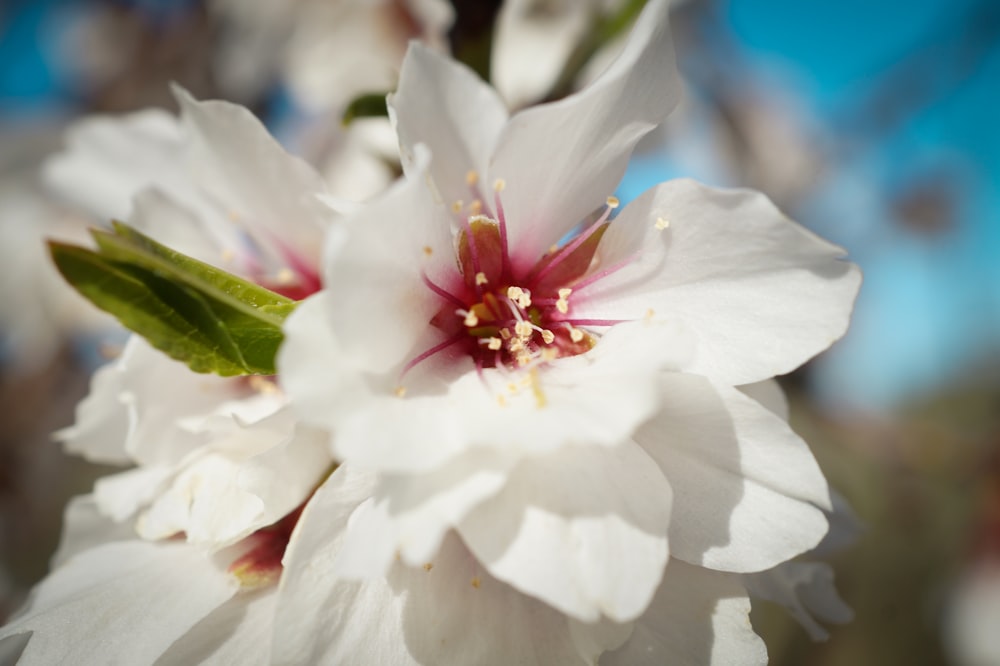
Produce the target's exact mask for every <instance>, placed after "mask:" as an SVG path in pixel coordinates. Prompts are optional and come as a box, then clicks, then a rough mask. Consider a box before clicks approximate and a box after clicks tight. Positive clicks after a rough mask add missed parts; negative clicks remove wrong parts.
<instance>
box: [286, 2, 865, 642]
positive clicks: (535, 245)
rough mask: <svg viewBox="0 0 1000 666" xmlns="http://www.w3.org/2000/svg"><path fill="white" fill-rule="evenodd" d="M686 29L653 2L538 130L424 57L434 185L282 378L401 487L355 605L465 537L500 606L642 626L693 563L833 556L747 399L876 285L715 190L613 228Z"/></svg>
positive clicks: (291, 344) (814, 470) (671, 198)
mask: <svg viewBox="0 0 1000 666" xmlns="http://www.w3.org/2000/svg"><path fill="white" fill-rule="evenodd" d="M666 13H667V5H666V3H663V2H653V3H650V5H649V6H648V7H647V8H646V10H645V12H644V14H643V15H642V16H641V17H640V19H639V21H638V22H637V24H636V28H635V31H634V33H633V35H632V37H631V39H630V41H629V43H628V44H627V45H626V47H625V50H624V51H623V53H622V55H621V56H620V57H619V59H618V60H617V61H616V62H615V63H614V64H613V65H612V66H611V67H610V68H609V69H608V70H607V71H606V72H605V73H604V74H603V75H602V76H601V77H600V78H599V79H598V80H597V81H595V82H594V83H593V84H592V85H591V86H589V87H588V88H586V89H584V90H583V91H581V92H580V93H578V94H577V95H574V96H572V97H569V98H567V99H564V100H562V101H560V102H557V103H554V104H551V105H544V106H540V107H536V108H533V109H529V110H527V111H524V112H521V113H519V114H517V115H515V116H513V117H511V118H508V114H507V110H506V109H505V107H504V106H503V104H502V102H500V100H499V98H498V97H497V96H496V93H494V92H493V91H492V89H490V88H488V87H487V86H486V85H485V84H482V83H481V82H480V81H479V80H478V79H477V78H476V77H475V76H474V75H473V74H472V73H471V72H469V71H467V70H465V69H464V68H462V67H460V66H458V65H455V64H453V63H451V62H449V61H447V60H445V59H444V58H442V57H440V56H437V55H436V54H434V53H433V52H431V51H429V50H427V49H424V48H422V47H420V46H419V45H414V46H413V47H411V50H410V52H409V54H408V56H407V59H406V61H405V62H404V65H403V71H402V75H401V79H400V86H399V89H398V91H397V92H396V93H395V94H394V95H393V96H392V97H391V100H390V107H391V112H392V115H393V118H394V121H395V124H396V128H397V132H398V134H399V137H400V145H401V151H402V154H403V162H404V167H405V169H406V172H407V180H406V181H405V182H404V183H402V184H401V185H400V186H398V187H397V188H396V189H394V190H393V191H392V192H390V193H389V194H388V195H387V196H386V197H385V198H383V199H381V200H380V201H378V202H376V203H374V204H371V205H370V206H368V207H366V208H365V209H363V210H361V211H359V212H358V213H357V214H355V215H352V216H349V217H348V218H347V219H345V220H344V222H343V224H342V225H340V226H339V227H338V228H337V229H335V230H333V231H332V232H331V235H330V239H329V241H328V243H327V256H326V259H327V262H326V266H325V278H326V280H325V283H326V284H327V285H329V287H328V289H327V290H325V291H324V292H321V293H320V294H318V295H317V296H314V297H312V298H311V299H309V300H307V301H306V302H305V303H304V304H303V305H302V306H300V308H299V309H298V311H297V312H296V313H295V314H294V315H293V316H292V317H291V318H290V319H289V322H288V325H287V336H288V340H287V343H286V345H285V346H284V348H283V350H282V352H281V354H280V357H279V370H280V378H281V382H282V385H283V386H284V387H285V388H286V390H287V391H288V393H289V395H290V396H291V399H292V402H293V404H295V405H297V407H298V408H299V410H300V411H301V413H302V414H303V417H304V418H305V419H307V420H309V421H310V422H313V423H316V424H319V425H322V426H324V427H328V428H330V429H331V430H332V431H334V432H335V433H336V437H335V438H334V439H333V440H332V446H333V449H334V453H335V455H336V456H337V457H338V458H339V459H341V460H344V461H346V462H347V463H348V464H350V465H354V466H356V467H358V468H360V469H369V470H376V471H377V472H379V476H378V479H377V481H376V482H375V488H374V490H373V497H372V498H371V499H370V500H369V501H367V502H364V503H362V504H361V505H360V506H359V508H358V509H357V510H356V511H355V513H354V516H353V519H352V521H351V523H350V525H349V527H348V530H347V534H346V536H345V537H344V542H343V545H342V548H341V549H340V550H339V551H338V555H337V558H336V560H335V561H334V562H333V563H331V570H332V571H333V573H334V575H335V576H336V577H337V578H338V579H352V578H358V579H369V580H370V579H372V578H377V577H380V576H382V575H384V574H385V572H387V571H390V570H391V567H393V566H396V565H394V564H393V556H394V555H395V554H396V553H397V552H398V554H399V556H400V558H401V561H402V563H403V564H405V565H408V566H412V567H419V566H421V565H422V564H424V563H426V562H428V561H430V560H431V559H432V558H433V557H434V556H435V554H437V553H439V552H443V551H440V548H441V547H442V544H443V543H444V544H447V543H449V542H450V541H449V540H450V539H452V537H451V536H449V532H450V531H451V530H454V531H455V532H456V533H457V535H458V537H460V539H461V541H462V542H463V543H464V544H465V547H467V548H468V550H469V551H470V552H471V553H472V554H473V556H474V557H475V559H476V561H477V562H478V563H479V565H481V566H482V567H483V569H484V570H485V571H486V572H488V573H489V574H490V575H491V576H492V577H494V578H495V579H497V580H498V581H501V582H504V583H507V584H509V585H510V586H512V587H513V588H514V589H516V590H518V591H520V592H522V593H524V594H525V595H528V596H530V597H534V598H536V599H539V600H541V601H543V602H545V603H546V604H548V605H550V606H552V607H553V608H555V609H556V610H559V611H560V612H562V613H564V614H566V615H568V616H569V617H571V618H574V619H575V620H577V621H579V622H583V623H595V622H599V621H601V619H602V618H607V619H610V620H612V621H615V622H630V621H638V620H637V619H638V618H641V617H643V613H644V612H646V611H647V609H648V608H652V607H653V606H651V605H650V604H651V603H653V599H654V597H655V594H656V591H657V590H658V589H659V587H660V584H661V581H662V580H665V579H664V569H665V568H666V571H667V574H666V576H667V579H669V577H670V570H671V566H673V564H671V565H667V562H668V556H669V557H670V558H674V559H675V560H676V561H680V562H684V563H687V564H688V565H693V566H698V567H704V568H707V569H714V570H716V571H720V572H737V573H744V572H752V571H761V570H764V569H768V568H771V567H773V566H775V565H777V564H779V563H780V562H783V561H785V560H787V559H789V558H791V557H793V556H794V555H796V554H799V553H802V552H804V551H806V550H808V549H810V548H812V547H813V546H815V545H816V543H817V542H818V541H819V540H820V539H821V538H822V536H823V534H824V533H825V532H826V529H827V522H826V519H825V517H824V515H823V512H822V510H821V508H822V507H827V508H828V507H829V494H828V491H827V488H826V484H825V481H824V479H823V477H822V475H821V473H820V471H819V469H818V467H817V466H816V463H815V461H814V459H813V457H812V455H811V454H810V452H809V450H808V448H807V447H806V445H805V444H804V443H803V442H802V441H801V440H800V439H799V438H798V437H797V436H796V435H795V434H794V433H793V432H792V431H791V430H790V429H789V428H788V426H787V424H786V423H785V422H784V421H783V420H782V419H781V418H780V417H778V416H776V415H774V414H772V413H771V412H770V411H768V410H767V409H766V408H764V407H762V406H761V405H760V404H759V403H757V402H756V401H754V400H753V399H751V398H749V397H747V396H746V395H744V394H743V393H741V392H740V391H738V390H737V389H735V388H734V386H738V385H743V384H749V383H753V382H759V381H762V380H765V379H767V378H770V377H773V376H774V375H777V374H782V373H785V372H788V371H790V370H792V369H794V368H796V367H797V366H799V365H800V364H801V363H803V362H804V361H806V360H807V359H809V358H810V357H811V356H813V355H815V354H816V353H818V352H820V351H822V350H823V349H825V348H826V347H827V346H828V345H829V344H831V343H832V342H833V341H834V340H836V339H837V338H838V337H839V336H840V335H841V334H842V333H843V332H844V330H845V328H846V325H847V319H848V315H849V312H850V307H851V303H852V301H853V298H854V296H855V293H856V291H857V288H858V283H859V274H858V271H857V270H856V268H855V267H853V266H852V265H850V264H847V263H845V262H843V261H841V257H842V254H843V252H842V250H840V248H837V247H835V246H832V245H830V244H828V243H825V242H824V241H822V240H820V239H818V238H817V237H815V236H814V235H812V234H810V233H809V232H807V231H805V230H804V229H802V228H801V227H799V226H797V225H795V224H794V223H792V222H791V221H789V220H788V219H787V218H785V217H784V216H783V215H781V213H780V212H779V211H777V210H776V209H775V208H774V207H773V205H771V204H770V202H768V201H767V200H766V199H765V198H764V197H763V196H761V195H758V194H754V193H751V192H745V191H718V190H712V189H709V188H706V187H703V186H700V185H697V184H695V183H693V182H690V181H675V182H671V183H666V184H664V185H661V186H659V187H657V188H654V189H653V190H651V191H649V192H647V193H646V194H645V195H643V196H642V197H640V199H638V200H637V201H635V202H633V203H632V204H630V205H629V206H628V207H627V208H626V209H625V210H623V211H622V213H621V214H620V215H619V216H617V218H615V219H614V221H613V222H612V223H611V224H610V225H607V226H605V224H604V223H605V222H606V220H607V217H608V213H609V212H610V210H611V209H612V208H614V207H615V206H616V205H617V201H616V200H614V199H613V197H610V196H609V195H611V193H612V191H613V188H614V187H615V185H616V183H617V181H618V179H619V178H620V176H621V174H622V172H623V170H624V167H625V163H626V162H627V160H628V157H629V154H630V152H631V150H632V148H633V147H634V145H635V143H636V142H637V141H638V140H639V139H640V138H641V137H642V136H643V135H644V134H645V133H647V132H648V131H649V130H651V129H652V128H653V127H655V126H656V125H657V124H658V123H659V122H661V121H662V120H663V118H664V117H665V115H666V114H667V113H668V112H669V111H670V109H671V108H672V106H673V105H674V104H675V102H676V97H677V82H676V77H675V74H674V69H673V55H672V50H671V46H670V41H669V35H668V31H667V27H666ZM425 147H426V148H425ZM605 201H606V206H605V209H604V211H603V212H601V210H600V207H601V204H602V203H604V202H605ZM595 209H596V210H598V212H597V213H596V215H597V216H598V217H597V218H594V217H589V218H588V216H589V215H590V214H591V213H592V212H593V211H595ZM581 221H585V225H584V228H583V230H582V231H576V232H575V234H574V235H573V236H572V239H571V240H569V241H564V240H563V239H564V237H565V236H566V235H567V234H569V233H571V232H573V230H574V229H575V228H576V227H577V225H578V224H579V223H580V222H581ZM679 566H681V567H683V566H684V565H679ZM654 606H655V603H654ZM604 647H605V648H608V647H609V646H607V645H605V646H604Z"/></svg>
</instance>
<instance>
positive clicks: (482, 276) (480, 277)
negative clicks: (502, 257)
mask: <svg viewBox="0 0 1000 666" xmlns="http://www.w3.org/2000/svg"><path fill="white" fill-rule="evenodd" d="M487 282H488V280H487V279H486V273H484V272H482V271H479V272H478V273H476V284H477V285H480V284H486V283H487Z"/></svg>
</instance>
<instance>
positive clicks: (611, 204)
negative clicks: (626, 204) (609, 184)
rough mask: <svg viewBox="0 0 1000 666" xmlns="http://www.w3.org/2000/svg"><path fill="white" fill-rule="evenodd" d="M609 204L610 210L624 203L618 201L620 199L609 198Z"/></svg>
mask: <svg viewBox="0 0 1000 666" xmlns="http://www.w3.org/2000/svg"><path fill="white" fill-rule="evenodd" d="M607 204H608V208H611V209H614V208H618V206H620V205H621V204H622V202H621V201H619V200H618V197H608V198H607Z"/></svg>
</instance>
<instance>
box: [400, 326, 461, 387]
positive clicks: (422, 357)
mask: <svg viewBox="0 0 1000 666" xmlns="http://www.w3.org/2000/svg"><path fill="white" fill-rule="evenodd" d="M467 338H468V334H467V333H465V332H464V331H463V332H461V333H458V334H456V335H453V336H451V337H450V338H448V339H447V340H445V341H444V342H439V343H438V344H436V345H434V346H433V347H431V348H430V349H428V350H427V351H425V352H424V353H422V354H420V355H419V356H417V357H416V358H415V359H413V360H412V361H410V362H409V363H407V364H406V365H405V366H404V367H403V371H402V372H401V373H399V376H400V378H402V377H403V375H405V374H406V373H407V372H409V371H410V370H412V369H413V368H414V366H416V365H417V364H418V363H422V362H423V361H426V360H427V359H429V358H430V357H431V356H433V355H434V354H437V353H438V352H440V351H444V350H445V349H447V348H448V347H450V346H452V345H453V344H455V343H456V342H459V341H461V340H465V339H467Z"/></svg>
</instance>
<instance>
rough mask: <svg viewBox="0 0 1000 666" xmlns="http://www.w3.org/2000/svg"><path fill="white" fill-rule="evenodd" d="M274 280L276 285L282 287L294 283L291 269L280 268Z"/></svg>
mask: <svg viewBox="0 0 1000 666" xmlns="http://www.w3.org/2000/svg"><path fill="white" fill-rule="evenodd" d="M275 280H276V281H277V283H278V284H283V285H288V284H291V283H293V282H295V273H294V272H292V269H291V268H288V267H287V266H286V267H285V268H282V269H281V270H280V271H278V274H277V275H276V276H275Z"/></svg>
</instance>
